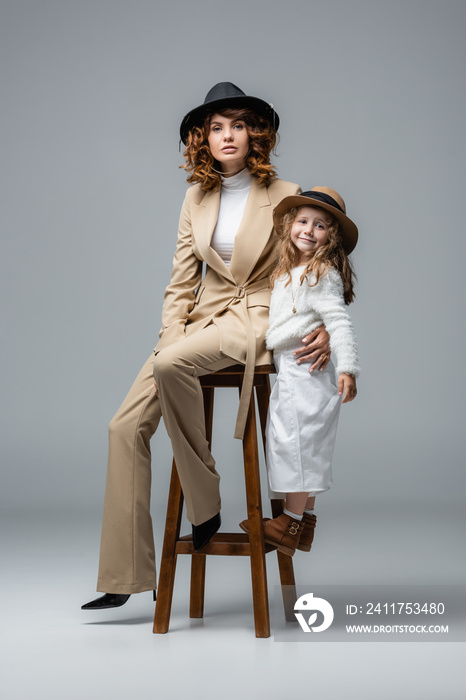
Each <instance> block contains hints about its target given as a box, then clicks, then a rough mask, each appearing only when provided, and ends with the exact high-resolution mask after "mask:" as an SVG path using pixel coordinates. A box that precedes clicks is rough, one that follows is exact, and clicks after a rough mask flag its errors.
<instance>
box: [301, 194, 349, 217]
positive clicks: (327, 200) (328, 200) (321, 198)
mask: <svg viewBox="0 0 466 700" xmlns="http://www.w3.org/2000/svg"><path fill="white" fill-rule="evenodd" d="M301 197H309V199H316V200H317V201H318V202H323V203H324V204H329V205H330V206H331V207H335V209H338V211H341V213H342V214H344V213H345V212H344V211H343V209H342V208H341V207H340V205H339V204H338V202H337V201H336V200H335V199H333V197H330V195H329V194H325V192H314V191H312V192H301Z"/></svg>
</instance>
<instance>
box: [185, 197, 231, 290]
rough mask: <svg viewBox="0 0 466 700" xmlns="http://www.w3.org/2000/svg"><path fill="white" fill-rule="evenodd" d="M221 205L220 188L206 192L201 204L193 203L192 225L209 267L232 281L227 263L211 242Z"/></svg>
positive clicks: (201, 253)
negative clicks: (212, 246) (211, 245)
mask: <svg viewBox="0 0 466 700" xmlns="http://www.w3.org/2000/svg"><path fill="white" fill-rule="evenodd" d="M219 207H220V190H217V191H216V192H206V194H205V195H204V197H203V198H202V200H201V201H200V202H199V204H194V203H193V204H192V205H191V225H192V230H193V236H194V239H195V241H196V245H197V249H198V251H199V254H200V255H201V257H202V259H203V260H205V262H206V263H207V265H209V267H212V268H213V269H214V270H216V271H217V272H218V273H220V274H221V275H223V277H227V278H228V279H230V280H231V281H232V282H234V278H233V276H232V274H231V272H230V270H229V268H228V267H227V266H226V265H225V263H224V262H223V260H222V258H221V257H220V255H219V254H218V253H216V252H215V250H214V249H213V248H211V247H210V242H211V240H212V236H213V233H214V230H215V226H216V224H217V219H218V210H219Z"/></svg>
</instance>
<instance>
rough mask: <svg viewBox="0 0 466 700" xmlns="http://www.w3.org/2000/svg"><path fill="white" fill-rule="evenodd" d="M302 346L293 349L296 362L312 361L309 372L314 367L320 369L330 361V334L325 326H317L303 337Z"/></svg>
mask: <svg viewBox="0 0 466 700" xmlns="http://www.w3.org/2000/svg"><path fill="white" fill-rule="evenodd" d="M302 342H303V347H301V348H298V349H297V350H295V351H294V353H293V355H294V356H295V357H296V362H297V363H298V365H300V364H301V363H302V362H312V363H313V364H312V365H311V367H310V368H309V372H312V371H313V370H315V369H319V370H320V371H322V370H323V369H324V368H325V367H326V366H327V365H328V363H329V362H330V336H329V334H328V333H327V331H326V330H325V326H319V328H316V329H315V331H312V333H309V335H306V336H305V337H304V338H303V341H302Z"/></svg>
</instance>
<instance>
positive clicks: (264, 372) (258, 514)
mask: <svg viewBox="0 0 466 700" xmlns="http://www.w3.org/2000/svg"><path fill="white" fill-rule="evenodd" d="M274 373H275V367H274V366H273V365H263V366H259V367H256V368H255V374H254V386H255V387H256V396H257V403H258V407H259V418H260V424H261V429H262V440H263V443H264V446H265V425H266V419H267V410H268V405H269V396H270V381H269V375H270V374H274ZM243 376H244V366H243V365H233V366H232V367H227V368H226V369H223V370H220V371H219V372H215V373H213V374H209V375H206V376H204V377H202V378H201V385H202V389H203V394H204V411H205V422H206V434H207V439H208V441H209V445H210V443H211V440H212V419H213V408H214V389H215V388H217V387H238V389H239V390H240V391H241V385H242V381H243ZM243 460H244V476H245V485H246V501H247V513H248V520H249V528H250V531H249V536H248V535H247V534H246V533H239V532H235V533H226V532H219V533H217V534H216V535H214V536H213V537H212V539H211V540H210V542H209V543H208V544H207V545H206V546H205V547H203V549H202V551H201V552H196V551H195V549H194V547H193V542H192V536H191V535H187V536H184V537H180V523H181V514H182V510H183V493H182V491H181V485H180V481H179V478H178V473H177V471H176V465H175V461H173V467H172V475H171V482H170V491H169V495H168V507H167V519H166V524H165V535H164V541H163V550H162V560H161V564H160V575H159V584H158V590H157V603H156V607H155V615H154V633H155V634H164V633H165V632H167V631H168V626H169V623H170V612H171V605H172V597H173V586H174V583H175V568H176V558H177V555H178V554H190V555H191V557H192V558H191V598H190V609H189V616H190V617H202V616H203V612H204V586H205V568H206V556H207V555H209V554H217V555H223V556H248V557H250V558H251V577H252V596H253V603H254V622H255V630H256V637H270V617H269V603H268V591H267V571H266V566H265V554H266V553H267V552H270V551H272V550H274V549H276V548H275V547H274V546H272V545H269V544H265V543H264V532H263V523H262V504H261V490H260V476H259V455H258V447H257V431H256V413H255V406H254V392H253V393H252V394H251V400H250V404H249V412H248V417H247V422H246V429H245V432H244V438H243ZM271 505H272V514H273V517H274V518H275V517H277V516H278V515H280V513H281V512H282V509H283V504H282V501H281V500H275V499H274V500H272V501H271ZM277 555H278V566H279V571H280V581H281V584H282V586H287V587H288V586H293V587H294V585H295V579H294V572H293V561H292V558H291V557H289V556H287V555H286V554H282V553H281V552H278V551H277ZM283 592H284V604H285V613H286V615H287V619H290V616H291V619H293V620H294V616H293V614H292V604H293V602H294V601H295V600H296V597H295V596H294V597H293V589H290V588H284V589H283Z"/></svg>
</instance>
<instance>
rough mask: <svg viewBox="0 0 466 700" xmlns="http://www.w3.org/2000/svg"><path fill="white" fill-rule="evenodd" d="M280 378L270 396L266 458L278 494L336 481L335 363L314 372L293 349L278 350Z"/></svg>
mask: <svg viewBox="0 0 466 700" xmlns="http://www.w3.org/2000/svg"><path fill="white" fill-rule="evenodd" d="M274 362H275V367H276V368H277V372H278V376H277V380H276V382H275V384H274V386H273V388H272V392H271V395H270V407H269V415H268V418H267V433H266V435H267V441H266V463H267V472H268V477H269V487H270V490H271V491H272V494H271V495H272V497H281V496H282V495H284V494H286V493H299V492H308V493H309V495H311V496H315V495H317V494H318V493H322V491H326V490H327V489H329V488H331V486H333V481H332V457H333V448H334V445H335V437H336V432H337V426H338V418H339V415H340V405H341V397H340V396H338V387H337V383H336V380H335V368H334V366H333V364H332V363H331V362H329V363H328V365H327V367H326V368H325V369H324V370H323V371H322V372H319V371H318V370H314V372H312V374H309V366H310V365H309V364H308V363H303V364H301V365H297V364H296V358H295V357H293V355H292V350H289V351H286V352H279V353H274Z"/></svg>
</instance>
